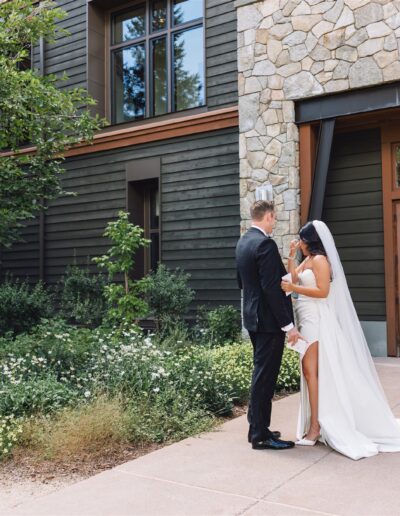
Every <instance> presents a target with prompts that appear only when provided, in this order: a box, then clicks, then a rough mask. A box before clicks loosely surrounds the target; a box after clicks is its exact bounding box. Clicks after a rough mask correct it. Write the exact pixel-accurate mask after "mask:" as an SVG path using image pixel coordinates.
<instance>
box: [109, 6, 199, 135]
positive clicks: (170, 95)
mask: <svg viewBox="0 0 400 516" xmlns="http://www.w3.org/2000/svg"><path fill="white" fill-rule="evenodd" d="M166 3H167V28H165V29H159V30H156V31H154V32H153V31H151V7H152V4H153V0H138V1H136V2H132V1H131V2H129V3H126V4H124V5H122V6H121V5H120V6H118V7H116V8H114V9H110V10H109V11H108V13H107V18H106V20H107V23H106V61H108V64H107V75H108V80H107V82H106V83H107V88H108V94H107V105H108V109H107V111H108V113H109V118H110V120H111V124H112V125H120V124H132V123H143V121H145V120H148V119H153V118H159V117H168V116H171V115H176V116H179V115H180V114H182V113H184V112H188V111H190V112H191V111H192V110H199V109H204V108H205V107H206V105H207V90H206V83H207V80H206V45H205V40H206V27H205V10H206V6H205V0H204V2H203V12H202V16H201V17H199V18H196V19H194V20H191V21H189V22H186V23H182V24H180V25H173V23H172V21H173V0H166ZM140 5H144V6H145V16H146V20H145V27H146V31H145V32H146V33H145V35H144V36H140V37H137V38H134V39H131V40H128V41H123V42H121V43H117V44H113V34H114V18H115V17H116V16H118V15H120V14H123V13H125V12H129V10H131V9H132V8H133V7H136V6H137V7H139V6H140ZM197 27H202V29H203V42H202V44H203V92H204V101H203V103H202V104H201V105H198V106H194V107H192V108H187V109H184V110H179V111H178V110H176V109H175V106H174V101H173V99H174V94H175V88H174V55H173V50H174V49H173V44H172V42H173V38H174V34H175V33H180V32H184V31H186V30H190V29H194V28H197ZM163 37H165V38H166V69H167V110H166V112H165V113H162V114H159V115H155V114H154V105H153V104H154V83H153V81H152V77H151V75H152V70H153V59H152V41H155V40H157V39H161V38H163ZM141 43H142V44H143V43H144V45H145V74H144V77H145V79H144V82H145V110H144V116H143V117H142V118H137V119H132V120H123V121H121V122H117V121H116V109H115V98H114V97H115V95H113V92H114V91H115V76H114V60H115V57H114V54H115V52H116V51H118V50H120V49H123V48H129V47H131V46H134V45H138V44H141Z"/></svg>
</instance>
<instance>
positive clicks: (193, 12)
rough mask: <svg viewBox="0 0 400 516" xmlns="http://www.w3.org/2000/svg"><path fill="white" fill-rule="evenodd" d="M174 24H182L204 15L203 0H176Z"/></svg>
mask: <svg viewBox="0 0 400 516" xmlns="http://www.w3.org/2000/svg"><path fill="white" fill-rule="evenodd" d="M173 9H174V25H180V24H181V23H186V22H189V21H191V20H196V19H197V18H201V17H202V16H203V0H174V4H173Z"/></svg>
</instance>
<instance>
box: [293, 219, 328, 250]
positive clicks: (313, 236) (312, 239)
mask: <svg viewBox="0 0 400 516" xmlns="http://www.w3.org/2000/svg"><path fill="white" fill-rule="evenodd" d="M299 236H300V238H301V240H302V241H303V242H304V243H305V244H307V248H308V251H309V253H310V254H311V256H316V255H318V254H322V255H323V256H326V251H325V248H324V244H323V243H322V241H321V239H320V238H319V235H318V233H317V230H316V229H315V227H314V224H313V223H312V222H307V224H305V225H304V226H303V227H302V228H301V229H300V233H299Z"/></svg>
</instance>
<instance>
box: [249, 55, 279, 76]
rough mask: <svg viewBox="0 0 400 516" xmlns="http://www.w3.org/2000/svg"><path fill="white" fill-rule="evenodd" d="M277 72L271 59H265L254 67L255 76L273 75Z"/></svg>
mask: <svg viewBox="0 0 400 516" xmlns="http://www.w3.org/2000/svg"><path fill="white" fill-rule="evenodd" d="M275 70H276V68H275V65H274V64H273V63H271V61H269V59H263V60H262V61H258V62H257V63H256V64H255V65H254V68H253V75H266V76H268V75H273V74H274V73H275Z"/></svg>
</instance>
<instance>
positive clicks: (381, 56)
mask: <svg viewBox="0 0 400 516" xmlns="http://www.w3.org/2000/svg"><path fill="white" fill-rule="evenodd" d="M374 59H375V61H376V62H377V63H378V66H379V67H380V68H386V67H387V66H389V65H390V64H392V63H393V62H394V61H397V60H398V59H399V53H398V51H397V50H394V51H393V52H385V51H384V50H382V52H378V53H377V54H375V55H374Z"/></svg>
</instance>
